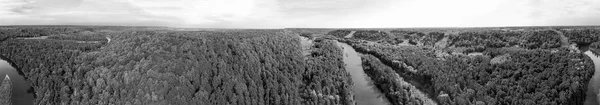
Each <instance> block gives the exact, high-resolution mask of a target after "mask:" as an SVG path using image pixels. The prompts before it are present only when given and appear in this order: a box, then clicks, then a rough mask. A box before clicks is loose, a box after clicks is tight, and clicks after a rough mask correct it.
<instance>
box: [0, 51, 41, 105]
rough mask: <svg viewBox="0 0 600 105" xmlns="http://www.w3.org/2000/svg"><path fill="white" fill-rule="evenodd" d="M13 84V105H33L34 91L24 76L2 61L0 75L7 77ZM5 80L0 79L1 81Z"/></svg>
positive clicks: (0, 62) (0, 60)
mask: <svg viewBox="0 0 600 105" xmlns="http://www.w3.org/2000/svg"><path fill="white" fill-rule="evenodd" d="M7 74H8V76H9V77H10V81H11V82H12V86H13V88H12V89H13V90H12V95H11V102H12V104H13V105H33V96H34V95H33V89H32V88H31V86H30V84H29V83H28V82H27V81H25V78H24V77H23V75H19V73H18V71H17V69H15V68H14V67H12V66H11V65H10V64H9V63H8V62H7V61H5V60H3V59H0V75H2V76H4V75H7ZM2 80H4V78H0V81H2Z"/></svg>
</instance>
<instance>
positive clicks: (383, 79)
mask: <svg viewBox="0 0 600 105" xmlns="http://www.w3.org/2000/svg"><path fill="white" fill-rule="evenodd" d="M361 58H362V66H363V68H364V70H365V73H366V74H367V75H368V76H369V77H371V79H372V80H373V82H374V84H375V86H377V88H378V89H379V90H381V91H382V92H383V94H384V95H385V97H387V99H388V100H389V101H390V103H391V104H392V105H423V103H422V102H421V101H422V100H419V99H415V97H410V94H411V93H410V91H409V88H408V87H406V86H403V85H400V83H401V82H404V81H399V79H397V78H399V77H398V76H397V75H396V72H395V71H394V70H393V69H392V68H390V67H388V66H387V65H384V64H383V63H382V62H381V61H379V60H378V59H377V58H376V57H374V56H372V55H365V56H362V57H361Z"/></svg>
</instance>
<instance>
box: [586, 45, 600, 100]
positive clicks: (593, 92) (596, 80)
mask: <svg viewBox="0 0 600 105" xmlns="http://www.w3.org/2000/svg"><path fill="white" fill-rule="evenodd" d="M585 55H587V56H589V57H590V58H592V61H594V67H595V69H596V72H595V73H594V76H593V77H592V79H591V80H590V83H589V84H588V85H589V86H588V91H587V93H586V94H587V97H586V99H585V103H584V105H599V104H598V96H597V95H598V89H600V74H599V73H600V57H598V56H596V55H595V54H593V53H592V52H591V51H586V52H585Z"/></svg>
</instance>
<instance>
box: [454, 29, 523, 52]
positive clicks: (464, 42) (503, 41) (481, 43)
mask: <svg viewBox="0 0 600 105" xmlns="http://www.w3.org/2000/svg"><path fill="white" fill-rule="evenodd" d="M520 37H521V34H520V33H517V32H509V31H467V32H460V33H459V34H458V35H452V36H450V37H449V39H450V45H451V46H452V45H453V46H456V47H491V48H498V47H508V46H514V45H517V44H519V42H520V41H521V40H522V39H520Z"/></svg>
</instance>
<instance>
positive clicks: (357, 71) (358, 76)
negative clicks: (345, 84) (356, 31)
mask: <svg viewBox="0 0 600 105" xmlns="http://www.w3.org/2000/svg"><path fill="white" fill-rule="evenodd" d="M338 45H340V46H342V48H343V50H344V55H345V56H344V63H346V70H347V71H348V72H350V75H351V76H352V81H353V82H354V86H353V89H354V98H355V100H356V103H357V105H387V104H388V102H387V100H386V99H385V97H383V95H382V94H381V92H379V90H378V89H377V88H376V87H375V85H373V83H372V80H371V78H370V77H369V76H367V74H366V73H365V72H364V71H363V68H362V61H361V59H360V56H359V55H358V53H357V52H356V51H355V50H354V49H353V48H352V47H351V46H350V45H348V44H345V43H340V42H338Z"/></svg>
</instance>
